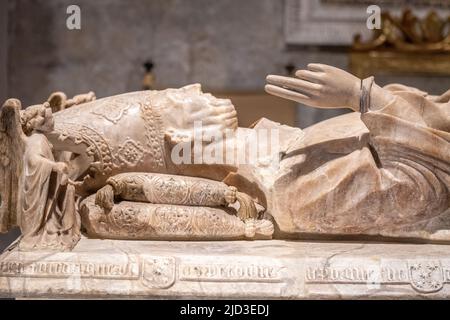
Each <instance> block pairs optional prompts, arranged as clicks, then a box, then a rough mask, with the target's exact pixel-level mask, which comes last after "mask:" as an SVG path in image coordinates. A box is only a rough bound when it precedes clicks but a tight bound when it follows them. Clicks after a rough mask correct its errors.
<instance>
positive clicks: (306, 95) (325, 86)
mask: <svg viewBox="0 0 450 320" xmlns="http://www.w3.org/2000/svg"><path fill="white" fill-rule="evenodd" d="M295 75H296V76H297V78H298V79H297V78H290V77H282V76H275V75H269V76H267V83H268V84H267V85H266V87H265V89H266V92H267V93H269V94H272V95H275V96H278V97H281V98H285V99H289V100H294V101H296V102H299V103H303V104H305V105H307V106H311V107H316V108H351V109H353V110H354V111H359V94H360V86H361V80H360V79H359V78H357V77H355V76H354V75H352V74H350V73H348V72H346V71H344V70H341V69H338V68H335V67H332V66H328V65H324V64H309V65H308V70H299V71H297V72H296V73H295Z"/></svg>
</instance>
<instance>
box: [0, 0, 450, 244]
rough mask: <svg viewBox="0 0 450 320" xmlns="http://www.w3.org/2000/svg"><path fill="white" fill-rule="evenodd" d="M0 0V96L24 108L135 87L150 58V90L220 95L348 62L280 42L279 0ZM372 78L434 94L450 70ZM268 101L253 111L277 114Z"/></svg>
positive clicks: (342, 54)
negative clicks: (71, 20)
mask: <svg viewBox="0 0 450 320" xmlns="http://www.w3.org/2000/svg"><path fill="white" fill-rule="evenodd" d="M317 1H319V0H317ZM0 3H1V5H0V11H1V18H0V23H1V27H0V37H1V38H0V39H1V49H0V52H1V55H0V57H1V59H0V65H1V68H2V72H1V75H0V96H1V97H2V100H3V99H4V96H5V95H6V93H5V91H4V90H5V89H6V87H7V88H8V92H7V95H8V96H9V97H17V98H19V99H21V101H22V103H23V105H24V106H28V105H31V104H36V103H41V102H43V101H45V100H46V98H47V97H48V95H49V94H50V93H51V92H53V91H59V90H61V91H64V92H66V93H67V94H68V95H74V94H77V93H83V92H87V91H90V90H93V91H95V92H96V94H97V97H105V96H109V95H115V94H119V93H123V92H127V91H135V90H140V89H141V85H142V78H143V76H144V68H143V64H144V63H145V62H146V61H148V60H152V61H153V63H154V65H155V67H154V70H153V72H154V75H155V77H156V87H157V88H160V89H163V88H167V87H180V86H183V85H186V84H190V83H197V82H198V83H201V84H202V85H203V87H204V90H205V91H212V92H214V93H215V92H218V93H221V94H222V95H225V96H227V93H229V94H228V95H229V96H234V95H236V94H238V93H246V92H251V93H252V94H258V95H259V98H258V99H260V98H261V95H263V94H264V93H263V87H264V84H265V77H266V75H267V74H281V75H285V74H287V71H286V65H288V64H292V65H293V66H295V67H296V68H304V67H305V66H306V64H308V63H310V62H321V63H326V64H330V65H334V66H337V67H340V68H343V69H348V62H349V59H348V53H347V50H348V48H346V47H331V46H326V45H325V46H321V47H317V46H308V45H301V44H299V45H287V44H286V41H285V36H284V25H285V23H284V22H285V21H284V19H285V12H284V10H285V1H283V0H245V1H240V0H214V1H211V0H96V1H92V0H76V1H73V0H51V1H50V0H9V1H5V0H0ZM71 4H77V5H79V6H80V8H81V18H82V23H81V27H82V28H81V30H68V29H67V27H66V19H67V17H68V15H67V14H66V9H67V7H68V6H69V5H71ZM338 8H339V7H338ZM6 15H8V19H6V18H5V17H6ZM6 21H8V22H7V25H6ZM324 23H327V21H324ZM6 36H7V37H8V39H9V41H8V43H6V40H5V37H6ZM314 36H315V37H321V34H320V33H318V34H316V35H314ZM6 53H8V57H9V59H8V63H7V65H6V62H5V60H4V56H5V55H6ZM5 79H6V80H7V85H6V84H5ZM377 82H378V83H379V84H386V83H389V82H400V83H404V84H407V85H411V86H415V87H418V88H421V89H423V90H425V91H428V92H430V93H433V94H439V93H441V92H444V91H446V90H447V89H448V88H449V87H450V79H449V77H437V76H436V77H434V76H428V77H419V76H380V77H377ZM266 101H269V100H266ZM271 101H272V100H271ZM271 103H272V102H271ZM273 103H274V104H273V105H270V103H266V104H265V105H264V107H261V108H259V109H260V110H259V112H261V113H262V114H268V115H270V114H273V113H274V110H275V113H276V112H277V105H276V102H273ZM256 107H257V106H256ZM256 107H255V109H253V111H252V112H257V111H258V110H256V109H257V108H256ZM342 112H345V111H340V110H328V111H325V110H316V109H311V108H307V107H304V106H299V107H298V111H297V112H296V113H295V114H292V115H289V117H291V118H292V119H290V120H291V121H289V122H290V123H295V124H297V125H299V126H301V127H306V126H308V125H310V124H312V123H316V122H318V121H321V120H323V119H326V118H329V117H332V116H335V115H337V114H340V113H342ZM269 118H270V116H269ZM0 249H1V245H0Z"/></svg>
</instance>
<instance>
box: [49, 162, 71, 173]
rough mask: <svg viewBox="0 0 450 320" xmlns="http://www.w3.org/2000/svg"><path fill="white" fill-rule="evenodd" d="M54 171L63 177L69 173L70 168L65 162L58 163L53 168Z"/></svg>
mask: <svg viewBox="0 0 450 320" xmlns="http://www.w3.org/2000/svg"><path fill="white" fill-rule="evenodd" d="M53 170H54V171H56V172H58V173H60V174H63V175H67V174H68V173H69V167H68V166H67V164H65V163H64V162H56V163H55V165H54V166H53Z"/></svg>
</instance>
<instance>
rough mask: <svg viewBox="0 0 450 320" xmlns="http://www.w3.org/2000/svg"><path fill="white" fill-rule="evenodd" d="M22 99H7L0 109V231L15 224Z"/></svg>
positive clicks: (22, 146)
mask: <svg viewBox="0 0 450 320" xmlns="http://www.w3.org/2000/svg"><path fill="white" fill-rule="evenodd" d="M21 108H22V107H21V103H20V101H19V100H16V99H9V100H7V101H6V102H5V104H4V105H3V107H2V108H1V109H0V233H3V232H8V231H9V229H11V227H13V226H15V225H17V221H18V214H19V211H18V208H19V194H20V192H19V191H20V176H21V172H22V157H23V154H24V149H25V138H26V137H25V135H24V133H23V131H22V126H21V123H20V110H21Z"/></svg>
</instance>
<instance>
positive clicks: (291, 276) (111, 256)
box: [0, 238, 450, 299]
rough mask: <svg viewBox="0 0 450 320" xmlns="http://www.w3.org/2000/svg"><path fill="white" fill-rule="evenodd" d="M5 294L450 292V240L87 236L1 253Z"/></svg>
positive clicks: (346, 295)
mask: <svg viewBox="0 0 450 320" xmlns="http://www.w3.org/2000/svg"><path fill="white" fill-rule="evenodd" d="M0 297H2V298H50V299H51V298H86V299H90V298H93V299H95V298H150V299H166V298H167V299H168V298H170V299H173V298H182V299H186V298H200V299H202V298H208V299H226V298H233V299H240V298H242V299H360V298H375V299H377V298H389V299H410V298H426V299H430V298H434V299H447V298H450V246H449V245H432V244H426V245H425V244H385V243H383V244H379V243H356V242H345V243H342V242H330V243H327V242H301V241H280V240H271V241H229V242H165V241H164V242H163V241H160V242H158V241H117V240H114V241H112V240H92V239H86V238H83V239H81V241H80V242H79V244H78V245H77V246H76V248H75V249H74V250H73V251H72V252H58V253H51V252H20V251H18V250H17V248H10V249H9V250H7V251H5V252H3V254H2V255H1V256H0Z"/></svg>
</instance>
